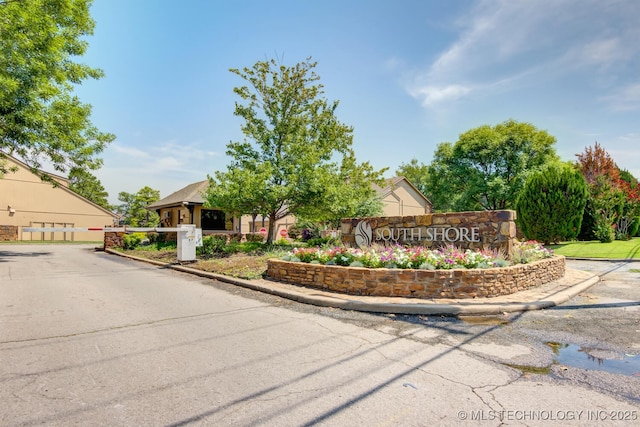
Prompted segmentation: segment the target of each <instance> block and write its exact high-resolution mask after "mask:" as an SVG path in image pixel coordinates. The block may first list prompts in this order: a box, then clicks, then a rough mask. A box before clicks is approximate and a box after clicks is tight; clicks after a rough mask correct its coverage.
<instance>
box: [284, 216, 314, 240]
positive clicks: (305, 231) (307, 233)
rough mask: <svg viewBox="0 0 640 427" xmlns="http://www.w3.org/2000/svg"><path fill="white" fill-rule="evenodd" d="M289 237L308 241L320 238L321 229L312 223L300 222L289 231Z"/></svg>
mask: <svg viewBox="0 0 640 427" xmlns="http://www.w3.org/2000/svg"><path fill="white" fill-rule="evenodd" d="M287 233H288V235H289V237H291V238H292V239H296V240H298V239H299V240H303V241H305V242H306V241H308V240H309V239H313V238H316V237H320V227H319V226H318V224H316V223H314V222H312V221H304V220H299V221H297V222H296V223H295V224H293V225H292V226H290V227H289V229H288V230H287Z"/></svg>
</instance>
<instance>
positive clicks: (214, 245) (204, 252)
mask: <svg viewBox="0 0 640 427" xmlns="http://www.w3.org/2000/svg"><path fill="white" fill-rule="evenodd" d="M226 246H227V236H226V235H224V234H212V235H210V236H206V237H203V238H202V246H201V247H199V248H197V250H196V253H197V255H199V256H202V257H205V258H206V257H209V258H210V257H214V256H220V255H223V254H224V253H225V247H226Z"/></svg>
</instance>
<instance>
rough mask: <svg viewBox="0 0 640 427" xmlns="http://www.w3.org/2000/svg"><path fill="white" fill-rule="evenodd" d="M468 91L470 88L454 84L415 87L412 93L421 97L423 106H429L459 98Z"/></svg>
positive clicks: (416, 96)
mask: <svg viewBox="0 0 640 427" xmlns="http://www.w3.org/2000/svg"><path fill="white" fill-rule="evenodd" d="M469 92H471V88H469V87H466V86H462V85H456V84H454V85H449V86H444V87H436V86H425V87H418V88H415V91H414V92H413V93H412V95H413V96H414V97H415V98H421V99H422V105H424V106H425V107H431V106H434V105H436V104H439V103H442V102H446V101H450V100H455V99H460V98H462V97H463V96H465V95H466V94H468V93H469Z"/></svg>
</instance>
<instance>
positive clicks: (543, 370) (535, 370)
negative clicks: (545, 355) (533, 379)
mask: <svg viewBox="0 0 640 427" xmlns="http://www.w3.org/2000/svg"><path fill="white" fill-rule="evenodd" d="M503 365H505V366H508V367H510V368H513V369H517V370H519V371H521V372H522V373H525V374H538V375H548V374H550V373H551V366H529V365H514V364H511V363H503Z"/></svg>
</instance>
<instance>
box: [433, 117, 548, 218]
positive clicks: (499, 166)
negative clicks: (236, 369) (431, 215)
mask: <svg viewBox="0 0 640 427" xmlns="http://www.w3.org/2000/svg"><path fill="white" fill-rule="evenodd" d="M555 142H556V139H555V138H554V137H553V136H551V135H549V134H548V133H547V132H546V131H543V130H539V129H537V128H536V127H535V126H533V125H531V124H529V123H520V122H516V121H514V120H508V121H506V122H504V123H500V124H498V125H496V126H488V125H485V126H480V127H478V128H475V129H471V130H469V131H467V132H465V133H463V134H462V135H460V138H459V139H458V141H457V142H456V143H455V144H452V143H449V142H446V143H442V144H440V145H439V146H438V148H437V149H436V152H435V155H434V159H433V161H432V163H431V164H430V166H429V178H428V188H429V189H430V192H429V194H430V196H431V202H432V203H433V205H434V207H435V208H436V209H437V210H438V211H450V210H458V211H465V210H478V209H487V210H496V209H514V208H515V202H516V199H517V197H518V194H519V193H520V191H521V190H522V188H523V186H524V182H525V180H526V179H527V177H528V175H529V174H530V173H531V172H534V171H536V170H538V169H540V168H541V167H543V166H544V165H546V164H548V163H550V162H552V161H556V160H557V159H558V156H557V154H556V152H555V149H554V148H553V146H554V144H555Z"/></svg>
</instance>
